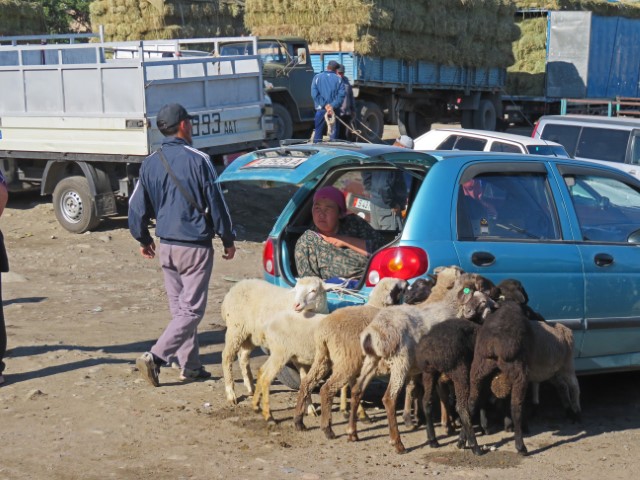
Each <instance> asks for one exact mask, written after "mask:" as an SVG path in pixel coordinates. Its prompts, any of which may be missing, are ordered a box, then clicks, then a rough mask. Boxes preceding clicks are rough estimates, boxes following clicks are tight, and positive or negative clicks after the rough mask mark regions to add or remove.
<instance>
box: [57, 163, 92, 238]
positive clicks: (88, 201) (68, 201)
mask: <svg viewBox="0 0 640 480" xmlns="http://www.w3.org/2000/svg"><path fill="white" fill-rule="evenodd" d="M53 211H54V212H55V214H56V218H57V219H58V222H60V225H62V226H63V227H64V228H65V230H68V231H69V232H71V233H84V232H86V231H87V230H91V229H92V228H94V227H96V226H98V224H99V223H100V217H98V215H97V214H96V208H95V200H94V198H93V196H92V195H91V192H89V182H87V179H86V178H84V177H82V176H79V175H78V176H75V177H67V178H63V179H62V180H60V181H59V182H58V184H57V185H56V188H55V189H54V190H53Z"/></svg>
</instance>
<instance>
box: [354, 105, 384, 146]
mask: <svg viewBox="0 0 640 480" xmlns="http://www.w3.org/2000/svg"><path fill="white" fill-rule="evenodd" d="M358 107H359V108H358V111H359V112H360V114H359V115H358V119H359V120H360V123H361V124H362V125H358V127H359V130H360V133H361V135H362V136H363V137H365V138H366V139H367V140H369V141H370V142H372V143H380V142H381V141H382V135H383V133H384V115H383V114H382V110H380V107H379V106H378V105H376V104H375V103H374V102H368V101H365V102H362V103H360V104H359V105H358Z"/></svg>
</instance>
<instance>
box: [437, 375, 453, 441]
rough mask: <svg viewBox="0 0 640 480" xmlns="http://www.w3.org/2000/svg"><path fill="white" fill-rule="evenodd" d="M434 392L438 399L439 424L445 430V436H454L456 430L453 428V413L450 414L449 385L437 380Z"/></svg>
mask: <svg viewBox="0 0 640 480" xmlns="http://www.w3.org/2000/svg"><path fill="white" fill-rule="evenodd" d="M436 390H437V392H438V397H439V398H440V423H441V425H442V427H444V428H445V429H446V432H447V435H455V433H456V428H455V426H454V420H453V413H452V412H451V403H450V402H449V397H450V396H451V393H450V392H449V384H448V383H447V382H443V381H442V380H441V379H438V383H436Z"/></svg>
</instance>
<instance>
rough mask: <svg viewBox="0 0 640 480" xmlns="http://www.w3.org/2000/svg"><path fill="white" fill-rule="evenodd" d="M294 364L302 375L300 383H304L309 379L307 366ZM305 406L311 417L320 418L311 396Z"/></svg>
mask: <svg viewBox="0 0 640 480" xmlns="http://www.w3.org/2000/svg"><path fill="white" fill-rule="evenodd" d="M293 363H294V365H295V366H296V368H297V369H298V372H299V373H300V383H302V382H303V381H304V379H305V378H306V377H307V372H308V370H307V365H301V364H299V363H298V362H293ZM276 375H277V374H276ZM305 405H306V406H307V415H309V416H310V417H317V416H318V412H317V411H316V407H314V406H313V402H312V401H311V395H309V396H308V397H307V399H306V403H305Z"/></svg>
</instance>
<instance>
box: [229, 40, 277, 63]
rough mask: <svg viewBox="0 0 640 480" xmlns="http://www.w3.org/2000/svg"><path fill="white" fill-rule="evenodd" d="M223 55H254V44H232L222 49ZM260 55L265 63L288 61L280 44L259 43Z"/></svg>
mask: <svg viewBox="0 0 640 480" xmlns="http://www.w3.org/2000/svg"><path fill="white" fill-rule="evenodd" d="M220 54H221V55H253V43H251V42H239V43H230V44H227V45H223V46H222V47H220ZM258 55H260V58H261V59H262V61H263V62H265V63H267V62H278V63H284V62H285V61H286V59H287V56H286V53H285V52H284V51H283V49H282V47H281V45H280V44H279V43H278V42H270V41H264V42H258Z"/></svg>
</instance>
